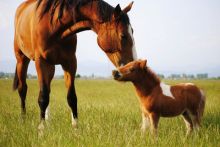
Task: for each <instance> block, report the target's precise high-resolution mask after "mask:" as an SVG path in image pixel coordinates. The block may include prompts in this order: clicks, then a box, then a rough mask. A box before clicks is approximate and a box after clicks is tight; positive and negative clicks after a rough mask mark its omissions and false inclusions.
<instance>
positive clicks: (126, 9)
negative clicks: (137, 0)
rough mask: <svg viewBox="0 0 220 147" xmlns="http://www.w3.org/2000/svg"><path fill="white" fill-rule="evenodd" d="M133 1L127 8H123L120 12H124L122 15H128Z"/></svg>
mask: <svg viewBox="0 0 220 147" xmlns="http://www.w3.org/2000/svg"><path fill="white" fill-rule="evenodd" d="M133 3H134V2H133V1H132V2H131V3H130V4H129V5H128V6H127V7H125V8H124V9H123V10H122V11H123V12H124V13H128V12H129V11H130V10H131V8H132V5H133Z"/></svg>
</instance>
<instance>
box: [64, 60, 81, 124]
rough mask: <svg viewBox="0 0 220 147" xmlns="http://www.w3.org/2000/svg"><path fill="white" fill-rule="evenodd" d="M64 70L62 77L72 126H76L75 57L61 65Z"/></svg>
mask: <svg viewBox="0 0 220 147" xmlns="http://www.w3.org/2000/svg"><path fill="white" fill-rule="evenodd" d="M62 68H63V70H64V79H65V83H66V87H67V102H68V104H69V106H70V108H71V110H72V114H71V117H72V126H73V127H74V128H76V127H77V118H78V114H77V96H76V91H75V85H74V80H75V73H76V58H75V57H74V59H73V60H71V61H69V62H66V64H65V65H64V64H63V65H62Z"/></svg>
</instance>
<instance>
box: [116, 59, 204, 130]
mask: <svg viewBox="0 0 220 147" xmlns="http://www.w3.org/2000/svg"><path fill="white" fill-rule="evenodd" d="M146 62H147V61H146V60H137V61H133V62H130V63H128V64H127V65H125V66H123V67H120V68H118V70H115V71H113V76H114V78H115V79H116V80H118V81H131V82H132V83H133V84H134V86H135V88H136V92H137V95H138V96H139V98H140V105H141V110H142V127H141V129H142V131H143V132H145V131H146V128H148V127H149V126H151V131H152V133H153V134H156V133H157V127H158V122H159V118H160V116H162V117H174V116H178V115H182V116H183V118H184V121H185V123H186V127H187V134H189V133H190V132H191V131H192V130H193V128H198V127H199V126H200V122H201V117H202V115H203V111H204V107H205V96H204V94H203V92H202V90H200V89H199V88H198V87H197V86H196V85H194V84H192V83H182V84H177V85H174V86H169V85H166V84H164V83H162V82H161V81H160V80H159V78H158V77H157V76H156V74H155V73H153V72H152V71H151V70H150V69H149V68H148V67H147V66H146Z"/></svg>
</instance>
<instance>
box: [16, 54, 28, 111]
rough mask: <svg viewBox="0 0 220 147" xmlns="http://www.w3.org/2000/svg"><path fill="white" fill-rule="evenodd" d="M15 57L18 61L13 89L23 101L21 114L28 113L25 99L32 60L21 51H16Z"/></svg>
mask: <svg viewBox="0 0 220 147" xmlns="http://www.w3.org/2000/svg"><path fill="white" fill-rule="evenodd" d="M15 56H16V59H17V64H16V70H15V76H14V84H13V89H14V90H16V89H18V93H19V96H20V99H21V114H22V115H24V114H25V113H26V107H25V99H26V94H27V84H26V77H27V69H28V64H29V62H30V59H28V58H27V57H26V56H25V55H24V54H23V53H22V52H21V51H20V50H15Z"/></svg>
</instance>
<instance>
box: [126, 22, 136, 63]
mask: <svg viewBox="0 0 220 147" xmlns="http://www.w3.org/2000/svg"><path fill="white" fill-rule="evenodd" d="M128 33H129V35H130V36H131V39H132V42H133V45H132V54H133V58H134V60H137V52H136V47H135V42H134V37H133V33H132V28H131V25H129V26H128Z"/></svg>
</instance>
